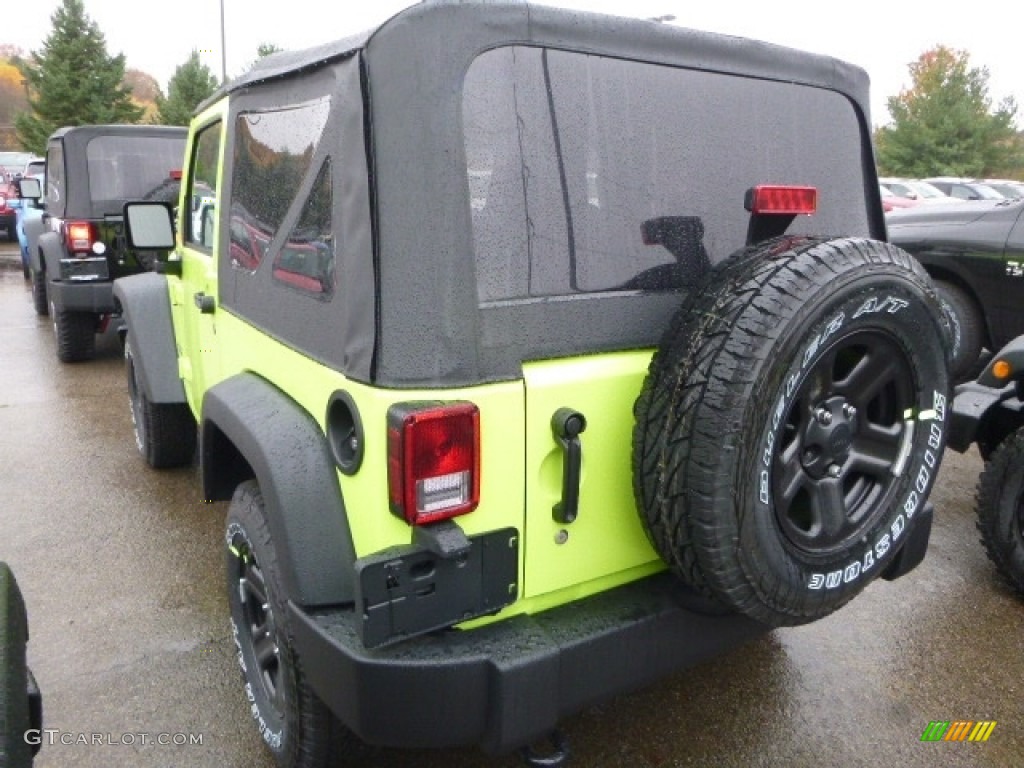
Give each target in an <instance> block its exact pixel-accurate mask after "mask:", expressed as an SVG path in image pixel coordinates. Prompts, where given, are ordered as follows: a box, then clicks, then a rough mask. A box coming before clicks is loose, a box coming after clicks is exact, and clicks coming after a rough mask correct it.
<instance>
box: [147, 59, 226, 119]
mask: <svg viewBox="0 0 1024 768" xmlns="http://www.w3.org/2000/svg"><path fill="white" fill-rule="evenodd" d="M215 90H217V78H216V77H214V75H213V73H212V72H211V71H210V68H209V67H208V66H206V65H205V64H203V63H202V62H200V61H199V52H198V51H195V50H193V51H192V53H191V54H189V57H188V59H187V60H186V61H185V63H184V64H181V65H180V66H178V68H177V69H175V70H174V75H173V76H172V77H171V79H170V81H169V82H168V83H167V98H166V99H165V98H163V96H162V95H161V96H157V99H156V104H157V122H159V123H163V124H164V125H188V123H189V120H191V119H192V112H193V111H194V110H195V108H196V106H198V105H199V103H200V102H202V101H203V100H204V99H206V98H207V97H209V96H210V94H212V93H213V92H214V91H215Z"/></svg>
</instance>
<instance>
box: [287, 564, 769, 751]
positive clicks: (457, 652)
mask: <svg viewBox="0 0 1024 768" xmlns="http://www.w3.org/2000/svg"><path fill="white" fill-rule="evenodd" d="M686 599H687V593H686V592H685V590H684V589H683V588H682V587H681V586H680V583H679V582H678V580H677V579H675V578H674V577H673V576H671V575H670V574H668V573H661V574H657V575H655V576H651V577H648V578H646V579H642V580H640V581H637V582H633V583H631V584H627V585H625V586H623V587H619V588H617V589H614V590H611V591H609V592H606V593H602V594H600V595H596V596H594V597H590V598H586V599H583V600H579V601H577V602H574V603H570V604H567V605H563V606H560V607H558V608H553V609H551V610H549V611H546V612H544V613H541V614H537V615H533V616H515V617H513V618H510V619H508V620H505V621H501V622H497V623H495V624H490V625H488V626H485V627H481V628H479V629H474V630H467V631H458V630H449V631H444V632H438V633H434V634H432V635H428V636H424V637H420V638H416V639H413V640H409V641H407V642H403V643H399V644H397V645H394V646H390V647H386V648H382V649H376V650H367V649H366V648H365V647H364V646H363V644H362V643H361V642H360V640H359V634H358V630H357V620H356V617H355V616H354V614H353V612H352V611H351V610H334V611H310V612H306V611H303V610H302V609H301V608H298V607H297V606H295V605H294V604H290V610H291V618H292V624H293V627H294V632H295V647H296V650H297V652H298V654H299V656H300V657H301V659H302V662H303V667H304V669H305V673H306V676H307V678H308V679H309V681H310V684H311V685H312V686H313V688H314V690H315V691H316V692H317V695H318V696H319V697H320V698H321V699H322V700H323V701H324V702H325V703H326V704H327V705H328V706H329V707H330V708H331V709H332V710H333V711H334V713H335V714H336V715H337V716H338V717H339V718H340V719H341V720H342V721H343V722H344V723H345V724H346V725H347V726H348V727H349V728H350V729H351V730H352V731H354V732H355V733H356V734H357V735H358V736H359V737H360V738H362V739H363V740H364V741H367V742H369V743H372V744H380V745H385V746H393V747H452V746H458V745H468V744H479V745H481V746H482V747H483V748H484V749H485V750H487V751H489V752H499V753H500V752H507V751H510V750H513V749H516V748H518V747H521V746H524V745H526V744H529V743H531V742H534V741H536V740H538V739H539V738H541V737H543V736H545V735H547V734H548V733H550V732H551V731H552V730H553V729H554V728H555V727H556V725H557V724H558V722H559V721H560V720H561V719H563V718H564V717H566V716H568V715H569V714H572V713H573V712H577V711H579V710H581V709H583V708H585V707H588V706H590V705H593V704H594V703H596V702H598V701H601V700H602V699H606V698H608V697H610V696H612V695H615V694H618V693H621V692H624V691H628V690H631V689H635V688H638V687H640V686H642V685H644V684H646V683H649V682H652V681H654V680H657V679H659V678H662V677H664V676H665V675H667V674H669V673H671V672H674V671H677V670H679V669H682V668H684V667H687V666H691V665H694V664H696V663H699V662H701V661H704V660H706V659H708V658H711V657H713V656H716V655H718V654H720V653H722V652H723V651H725V650H728V649H730V648H733V647H735V646H737V645H739V644H741V643H743V642H745V641H747V640H750V639H751V638H753V637H756V636H758V635H760V634H762V633H764V632H767V631H768V629H767V628H766V627H765V626H763V625H761V624H758V623H756V622H754V621H751V620H750V619H747V618H744V617H741V616H718V617H710V616H703V615H700V614H696V613H693V612H691V611H688V610H687V609H686V608H685V607H684V603H685V602H686Z"/></svg>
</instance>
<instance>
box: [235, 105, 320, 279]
mask: <svg viewBox="0 0 1024 768" xmlns="http://www.w3.org/2000/svg"><path fill="white" fill-rule="evenodd" d="M329 112H330V100H329V99H328V98H322V99H317V100H315V101H312V102H308V103H306V104H298V105H294V106H289V107H285V108H283V109H277V110H267V111H261V112H255V111H253V112H243V113H241V114H240V115H238V117H237V119H236V120H235V150H234V162H233V169H232V172H231V217H230V232H231V253H230V257H231V263H232V265H233V266H236V267H241V268H243V269H248V270H254V269H256V268H257V267H258V266H259V265H260V262H261V261H262V260H263V257H264V256H266V254H267V250H268V249H269V247H270V244H271V242H272V241H273V240H274V237H275V236H276V235H277V230H278V229H279V228H280V226H281V223H282V222H283V221H284V218H285V215H286V214H287V213H288V210H289V209H290V208H291V206H292V204H293V202H294V201H295V197H296V195H297V194H298V191H299V186H300V185H301V184H302V182H303V179H304V178H305V177H306V174H307V173H308V172H309V169H310V165H311V163H312V161H313V155H314V154H315V153H316V148H317V146H318V145H319V143H320V137H321V136H322V135H323V131H324V126H325V125H326V124H327V116H328V114H329Z"/></svg>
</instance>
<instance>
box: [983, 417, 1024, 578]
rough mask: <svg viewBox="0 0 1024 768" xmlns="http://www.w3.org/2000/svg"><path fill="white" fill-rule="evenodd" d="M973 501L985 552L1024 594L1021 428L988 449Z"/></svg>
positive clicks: (1023, 451) (1023, 432)
mask: <svg viewBox="0 0 1024 768" xmlns="http://www.w3.org/2000/svg"><path fill="white" fill-rule="evenodd" d="M976 500H977V515H978V522H977V526H978V532H979V533H980V534H981V543H982V545H983V546H984V547H985V552H986V553H987V554H988V557H989V559H990V560H991V561H992V562H993V563H995V566H996V569H997V570H998V571H999V573H1000V574H1001V575H1002V576H1003V578H1005V579H1006V581H1007V583H1009V584H1010V586H1012V587H1013V588H1014V589H1015V590H1017V591H1018V592H1020V593H1021V594H1022V595H1024V430H1018V431H1017V432H1015V433H1013V434H1012V435H1010V436H1009V437H1007V438H1006V440H1004V441H1003V442H1002V443H1001V444H1000V445H999V447H998V448H996V449H995V450H994V451H993V452H992V455H991V458H990V459H989V460H988V461H987V462H986V464H985V469H984V470H983V471H982V473H981V478H980V479H979V480H978V492H977V495H976Z"/></svg>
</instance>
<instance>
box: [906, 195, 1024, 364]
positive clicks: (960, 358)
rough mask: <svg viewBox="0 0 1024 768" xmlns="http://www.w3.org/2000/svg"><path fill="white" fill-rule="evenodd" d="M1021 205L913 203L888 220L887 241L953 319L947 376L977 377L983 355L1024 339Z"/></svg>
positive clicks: (1023, 204)
mask: <svg viewBox="0 0 1024 768" xmlns="http://www.w3.org/2000/svg"><path fill="white" fill-rule="evenodd" d="M1022 214H1024V200H1020V199H1016V200H971V201H965V202H959V203H956V204H950V205H935V206H931V205H918V206H914V207H913V208H904V209H902V210H900V211H893V212H892V213H890V214H889V215H888V216H887V217H886V221H887V223H888V227H889V241H890V242H892V243H894V244H895V245H898V246H899V247H900V248H903V249H904V250H905V251H908V252H909V253H911V254H913V255H914V256H915V257H916V258H917V259H918V261H920V262H921V264H922V265H924V268H925V269H926V270H928V273H929V274H930V275H931V276H932V278H933V279H934V280H935V285H936V288H937V289H938V291H939V296H940V297H941V299H942V302H943V305H944V307H945V309H946V311H947V313H948V314H949V317H950V319H951V321H952V330H953V350H952V361H951V373H952V376H953V379H954V382H955V383H961V382H964V381H966V380H968V379H970V378H971V377H972V376H974V375H975V374H978V373H979V368H980V366H981V365H982V359H981V358H982V355H984V354H985V353H986V351H987V352H988V353H991V352H995V351H996V350H998V349H1000V348H1001V347H1002V346H1003V345H1005V344H1007V343H1009V342H1010V341H1011V340H1012V339H1014V338H1016V337H1017V336H1019V335H1020V334H1022V333H1024V216H1022Z"/></svg>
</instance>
